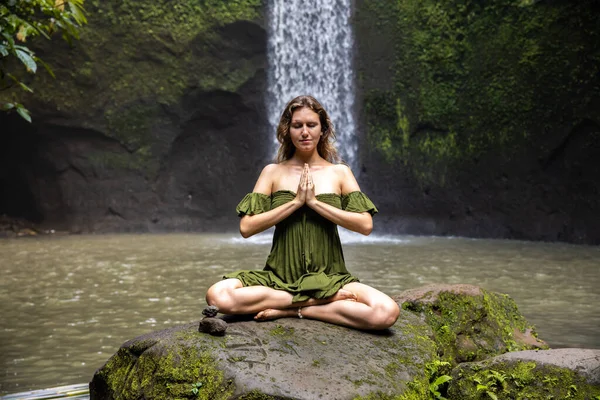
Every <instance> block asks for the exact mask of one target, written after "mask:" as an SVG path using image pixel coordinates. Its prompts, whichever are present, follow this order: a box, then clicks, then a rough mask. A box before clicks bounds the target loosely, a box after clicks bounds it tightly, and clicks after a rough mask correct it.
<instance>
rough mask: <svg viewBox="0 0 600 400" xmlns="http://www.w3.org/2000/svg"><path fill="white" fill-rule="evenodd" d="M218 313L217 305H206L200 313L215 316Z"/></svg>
mask: <svg viewBox="0 0 600 400" xmlns="http://www.w3.org/2000/svg"><path fill="white" fill-rule="evenodd" d="M218 313H219V307H217V306H208V307H206V308H205V309H204V310H202V315H204V316H205V317H216V316H217V314H218Z"/></svg>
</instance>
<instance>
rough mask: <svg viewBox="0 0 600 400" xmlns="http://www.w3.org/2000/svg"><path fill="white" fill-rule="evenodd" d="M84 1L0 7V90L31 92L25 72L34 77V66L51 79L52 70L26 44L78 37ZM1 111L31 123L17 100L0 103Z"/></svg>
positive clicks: (12, 2)
mask: <svg viewBox="0 0 600 400" xmlns="http://www.w3.org/2000/svg"><path fill="white" fill-rule="evenodd" d="M83 2H84V0H29V1H19V0H8V1H6V2H3V3H4V4H2V5H0V90H7V89H10V88H12V87H14V86H17V87H20V88H21V89H22V90H24V91H26V92H33V90H32V89H31V88H30V87H29V86H28V85H27V84H26V83H25V82H24V81H26V80H27V77H26V73H29V74H35V73H36V72H37V68H38V64H41V65H42V66H44V67H45V68H46V70H47V71H48V72H49V73H50V75H52V76H54V74H53V72H52V69H51V68H50V66H48V65H47V64H46V63H44V62H43V61H42V60H41V59H40V58H39V57H38V56H36V55H35V53H34V51H33V50H32V49H30V48H29V47H28V46H27V44H26V42H27V39H32V38H34V37H36V36H43V37H45V38H46V39H50V38H51V37H52V35H53V34H55V33H61V34H62V37H63V39H65V40H66V41H68V42H70V41H71V40H72V39H78V38H79V31H78V30H79V28H80V27H81V26H82V25H83V24H85V23H87V20H86V17H85V15H84V9H83ZM0 109H2V110H3V111H11V110H15V111H16V112H17V113H18V114H19V115H20V116H21V117H23V118H24V119H26V120H27V121H29V122H31V116H30V115H29V111H28V110H27V109H26V108H25V106H24V105H23V104H21V103H20V102H19V101H18V98H17V95H16V93H15V92H13V100H12V101H8V102H3V103H0Z"/></svg>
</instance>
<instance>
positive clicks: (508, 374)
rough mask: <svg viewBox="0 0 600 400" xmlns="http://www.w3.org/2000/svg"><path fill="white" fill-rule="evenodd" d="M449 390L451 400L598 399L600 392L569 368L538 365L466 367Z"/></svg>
mask: <svg viewBox="0 0 600 400" xmlns="http://www.w3.org/2000/svg"><path fill="white" fill-rule="evenodd" d="M458 368H459V369H460V370H459V371H454V372H455V375H456V376H459V377H460V379H458V380H457V381H456V382H453V384H452V386H451V387H450V390H449V395H450V397H451V398H472V399H492V400H497V399H530V400H547V399H581V400H584V399H589V398H592V399H595V397H597V396H598V393H599V390H600V389H598V388H597V387H594V386H592V385H589V384H588V383H586V382H585V380H584V379H583V378H582V377H581V376H578V375H577V374H576V373H574V372H573V371H571V370H569V369H567V368H560V367H554V366H549V365H538V364H536V363H535V362H524V361H518V362H515V363H496V364H493V365H489V363H488V362H487V361H485V362H483V363H477V364H462V365H461V366H459V367H458Z"/></svg>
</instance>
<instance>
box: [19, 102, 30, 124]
mask: <svg viewBox="0 0 600 400" xmlns="http://www.w3.org/2000/svg"><path fill="white" fill-rule="evenodd" d="M17 113H19V115H20V116H21V117H23V119H24V120H25V121H27V122H29V123H31V115H29V111H27V109H26V108H25V107H23V105H21V104H17Z"/></svg>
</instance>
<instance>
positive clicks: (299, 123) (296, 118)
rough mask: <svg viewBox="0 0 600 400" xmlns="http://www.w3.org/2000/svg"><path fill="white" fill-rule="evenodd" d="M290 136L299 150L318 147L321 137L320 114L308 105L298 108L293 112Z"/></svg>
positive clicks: (305, 150) (304, 150)
mask: <svg viewBox="0 0 600 400" xmlns="http://www.w3.org/2000/svg"><path fill="white" fill-rule="evenodd" d="M290 138H291V139H292V143H293V144H294V146H295V147H296V149H297V150H298V151H302V152H307V151H312V150H314V149H316V148H317V144H318V143H319V140H320V139H321V121H320V120H319V114H317V113H316V112H314V111H313V110H311V109H310V108H307V107H302V108H298V109H296V110H295V111H294V113H293V114H292V123H291V125H290Z"/></svg>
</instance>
